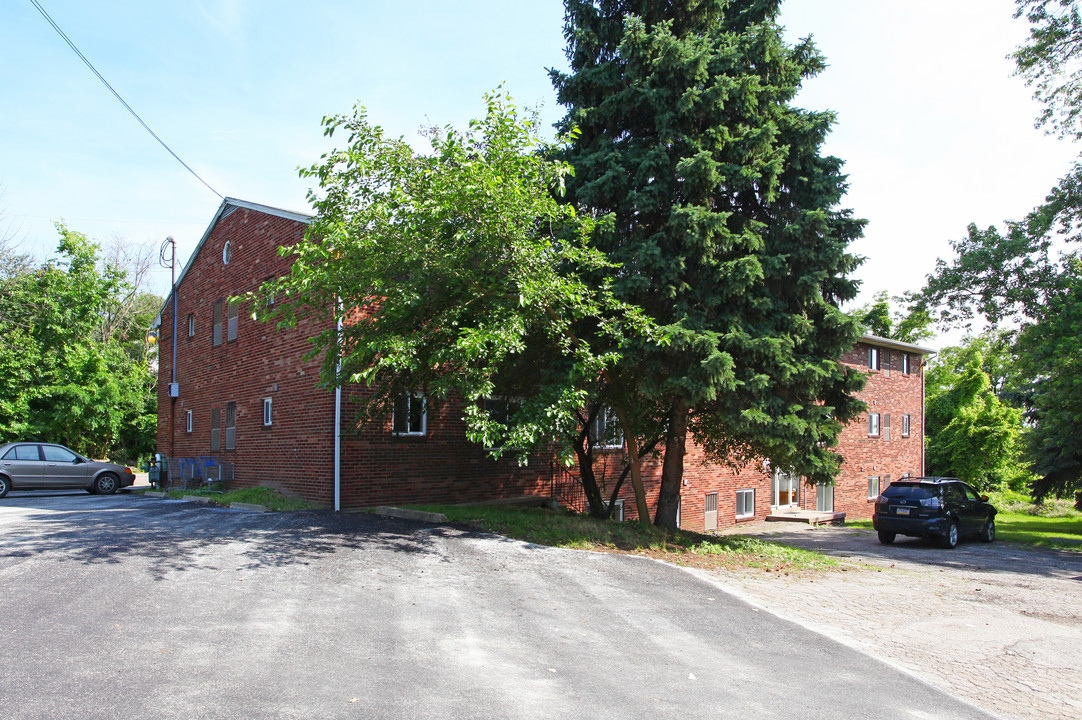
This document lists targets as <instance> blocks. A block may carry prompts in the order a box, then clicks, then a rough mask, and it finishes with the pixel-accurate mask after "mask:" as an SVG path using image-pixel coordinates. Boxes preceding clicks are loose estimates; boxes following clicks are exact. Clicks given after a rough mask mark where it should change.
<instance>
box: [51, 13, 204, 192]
mask: <svg viewBox="0 0 1082 720" xmlns="http://www.w3.org/2000/svg"><path fill="white" fill-rule="evenodd" d="M30 2H31V3H32V4H33V5H34V7H36V8H37V9H38V12H40V13H41V15H42V17H44V18H45V19H46V20H47V21H48V22H49V24H50V25H52V26H53V30H56V32H57V34H58V35H60V37H62V38H63V39H64V42H66V43H67V44H68V47H70V48H71V49H72V51H74V52H75V54H76V55H78V56H79V59H80V60H82V61H83V62H84V63H85V64H86V66H87V67H88V68H90V72H92V73H94V75H96V76H97V78H98V80H101V82H102V85H104V86H105V87H107V88H109V92H111V93H112V94H113V97H115V98H116V99H117V100H119V101H120V104H121V105H123V106H124V107H125V108H127V110H128V112H130V113H131V114H132V117H134V118H135V119H136V120H138V121H139V124H140V125H142V126H143V127H144V128H145V129H146V131H147V132H148V133H150V135H151V136H152V137H153V138H154V139H155V140H157V141H158V143H159V144H160V145H161V146H162V147H163V148H165V149H166V150H167V151H168V152H169V154H170V155H172V156H173V157H174V158H175V159H176V161H177V162H178V163H180V164H181V165H183V166H184V167H185V168H186V169H187V170H188V172H190V173H191V174H192V175H194V176H195V179H196V180H198V181H199V182H201V183H203V184H204V185H206V187H207V189H208V190H210V191H211V192H212V193H214V194H215V195H217V196H218V197H219V198H221V197H222V194H221V193H220V192H218V191H217V190H215V189H214V188H212V187H211V186H210V183H208V182H207V181H206V180H204V179H203V178H201V177H199V173H197V172H196V171H195V170H192V169H191V168H190V167H189V166H188V163H186V162H184V161H183V160H181V159H180V156H178V155H177V154H176V153H175V152H173V149H172V148H170V147H169V146H168V145H166V144H165V141H164V140H162V139H161V138H160V137H158V134H157V133H156V132H154V131H153V130H151V129H150V126H149V125H147V124H146V123H145V122H143V118H141V117H139V114H138V113H137V112H135V111H134V110H132V108H131V105H129V104H128V103H126V102H125V101H124V98H122V97H120V93H118V92H117V91H116V90H114V89H113V86H112V85H110V84H109V81H108V80H106V79H105V78H104V77H102V74H101V73H100V72H98V70H97V68H95V67H94V66H93V65H92V64H91V62H90V61H89V60H87V59H86V56H85V55H83V54H82V53H81V52H80V51H79V48H77V47H75V43H73V42H72V41H71V40H70V39H69V38H68V36H67V35H66V34H64V31H63V30H61V29H60V26H59V25H57V24H56V22H54V21H53V19H52V18H51V17H49V13H47V12H45V8H43V7H42V6H41V3H39V2H38V0H30Z"/></svg>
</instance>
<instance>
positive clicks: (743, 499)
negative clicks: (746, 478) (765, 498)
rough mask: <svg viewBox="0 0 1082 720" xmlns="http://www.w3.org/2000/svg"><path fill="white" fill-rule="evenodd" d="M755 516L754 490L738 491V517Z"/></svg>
mask: <svg viewBox="0 0 1082 720" xmlns="http://www.w3.org/2000/svg"><path fill="white" fill-rule="evenodd" d="M754 516H755V491H754V490H737V491H736V517H737V519H738V520H739V519H740V518H749V517H754Z"/></svg>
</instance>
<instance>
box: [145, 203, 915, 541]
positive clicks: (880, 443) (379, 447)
mask: <svg viewBox="0 0 1082 720" xmlns="http://www.w3.org/2000/svg"><path fill="white" fill-rule="evenodd" d="M308 220H309V217H308V216H306V215H302V214H298V213H291V212H287V211H284V210H279V209H276V208H271V207H267V206H264V205H259V204H256V203H250V202H245V201H241V200H236V199H232V198H227V199H225V200H224V201H223V202H222V204H221V206H220V207H219V209H218V212H217V213H216V214H215V216H214V218H213V220H212V221H211V223H210V226H209V227H208V228H207V231H206V233H205V234H204V235H203V237H202V239H201V240H200V241H199V244H198V245H197V247H196V249H195V252H194V253H193V254H192V257H191V258H190V259H189V261H188V263H187V265H186V266H185V267H184V269H183V271H182V272H181V274H180V276H179V277H178V279H177V284H176V293H175V295H176V296H175V298H174V297H173V296H170V297H169V298H167V300H166V303H165V305H164V306H163V308H162V311H161V313H159V315H158V317H157V319H156V320H155V327H156V329H157V331H158V334H159V341H160V345H159V348H160V350H159V358H160V361H159V370H158V380H159V382H158V432H157V444H158V452H159V453H161V454H162V455H165V456H167V457H170V458H188V459H196V458H208V457H209V458H214V459H215V462H217V463H218V464H219V466H224V467H228V468H231V470H232V480H233V483H234V485H236V486H241V487H243V486H256V485H264V486H269V487H274V488H278V489H280V490H282V491H283V492H285V493H287V494H292V495H298V496H301V497H304V498H307V499H310V500H313V501H315V502H318V503H321V504H323V505H326V506H328V507H334V508H336V509H341V508H357V507H368V506H373V505H379V504H390V503H422V502H468V501H473V500H485V499H496V498H504V497H517V496H522V495H548V494H549V493H550V492H552V488H553V482H554V480H558V479H559V477H562V476H563V477H565V476H564V474H563V473H561V472H560V471H558V470H556V469H555V466H554V465H553V463H552V462H551V460H550V458H547V457H543V456H536V457H531V458H530V461H529V462H528V463H527V464H526V465H525V466H520V465H519V464H518V463H517V462H515V461H513V460H493V459H491V458H490V457H488V455H487V453H486V452H485V450H484V449H483V448H481V447H478V446H477V445H474V444H472V443H470V442H469V441H468V440H467V439H466V437H465V424H464V421H463V420H462V414H463V413H462V408H461V405H459V404H456V403H454V402H448V403H445V404H443V405H441V406H440V407H439V408H438V409H435V410H432V411H430V412H425V411H424V410H423V409H424V407H425V406H424V404H423V403H422V402H421V401H420V399H419V398H418V399H416V400H410V399H403V401H402V402H401V403H399V407H397V408H396V410H395V413H394V414H393V417H388V418H387V419H386V422H385V423H382V424H380V423H372V424H369V425H368V426H366V427H365V428H364V429H363V430H361V431H360V432H359V433H357V432H354V430H353V416H354V410H353V409H352V406H353V401H355V400H357V399H358V398H359V397H361V396H363V393H364V392H365V390H364V389H363V388H358V387H351V388H346V389H344V390H336V389H328V388H322V387H320V385H319V361H318V360H305V359H304V357H303V356H304V354H305V352H306V351H307V350H308V349H309V343H308V340H309V338H311V337H313V336H314V335H316V334H317V333H319V332H322V331H324V330H327V329H333V325H331V323H332V322H333V320H332V319H331V318H330V317H329V314H328V319H327V320H326V321H324V324H320V323H318V322H316V321H307V322H304V323H302V324H300V325H299V326H298V327H296V328H293V329H289V330H283V331H279V330H276V329H275V327H274V326H273V325H270V324H265V323H262V322H258V321H255V320H252V319H251V317H250V313H248V312H242V308H241V305H240V303H237V302H232V303H231V302H230V301H229V298H230V297H231V296H234V297H235V296H238V295H242V294H244V293H245V292H248V291H251V290H255V289H257V288H258V287H259V286H260V285H261V284H262V283H263V282H265V281H266V280H269V279H271V278H274V277H279V276H281V275H284V274H285V273H287V272H289V268H290V264H291V262H292V260H291V259H290V258H289V257H285V258H283V257H280V256H279V255H278V252H277V250H278V248H279V247H282V246H288V245H292V244H294V243H296V242H299V241H300V240H301V239H302V238H303V236H304V231H305V228H306V226H307V223H308ZM174 302H175V305H176V313H175V315H176V318H175V320H176V321H175V323H174ZM174 328H175V329H174ZM929 352H930V351H928V350H926V349H923V348H919V347H916V346H914V345H908V344H905V343H898V342H894V341H891V340H885V339H882V338H874V337H865V338H863V339H862V341H861V343H860V344H858V345H857V347H856V348H854V349H853V350H852V351H851V352H850V353H848V354H846V355H845V356H844V357H843V358H841V360H842V362H844V363H846V364H848V365H851V366H853V367H859V368H863V369H865V370H866V371H867V372H869V373H870V377H869V381H868V384H867V387H866V389H865V391H864V393H863V399H864V400H865V401H866V402H867V403H868V406H869V413H868V414H866V415H865V416H864V417H863V418H862V419H861V420H860V421H859V422H855V423H853V424H852V425H851V426H849V427H848V428H846V430H845V431H844V432H843V435H842V438H841V444H840V447H839V452H840V453H841V454H842V455H843V457H844V458H845V462H844V465H843V470H842V473H841V474H840V476H839V477H838V479H837V484H836V485H835V486H823V487H818V488H817V487H815V486H807V485H805V484H804V483H802V482H801V481H800V480H799V479H798V478H788V477H786V476H785V475H783V474H780V473H773V474H772V473H771V472H769V470H768V469H764V468H746V469H744V470H742V471H741V472H739V473H734V472H732V471H731V470H729V469H728V468H726V467H724V466H718V465H710V464H704V463H703V462H702V456H701V451H699V450H698V448H695V447H694V446H691V447H690V449H689V455H688V457H687V461H686V463H685V467H686V470H685V483H684V487H683V488H682V491H681V526H682V527H685V528H688V529H693V530H702V529H713V528H721V527H726V526H731V525H734V524H736V523H737V522H741V521H744V520H762V519H764V518H765V517H766V516H767V515H768V514H770V513H772V512H783V511H786V510H796V509H812V510H814V509H821V510H834V511H838V512H845V513H848V514H849V515H850V516H856V517H867V516H869V515H870V514H871V500H870V498H873V497H874V496H875V495H876V494H878V490H879V488H880V487H882V486H885V484H886V483H887V482H889V481H890V480H891V479H892V478H897V477H900V476H902V475H904V474H912V475H920V474H922V471H923V453H922V448H923V432H922V429H923V425H924V415H923V407H924V403H923V366H924V362H923V358H924V356H925V355H927V354H928V353H929ZM174 357H175V361H174ZM605 460H606V461H607V462H608V463H609V464H610V465H611V466H612V467H615V466H616V465H617V463H618V462H619V461H620V460H621V458H620V451H619V450H613V451H612V452H611V453H610V454H609V455H608V457H606V458H605ZM659 472H660V468H659V467H658V466H655V465H652V464H648V465H647V466H646V467H645V468H644V479H645V481H646V486H647V494H648V499H649V500H650V502H651V505H652V504H653V503H654V502H656V498H657V493H658V488H659ZM627 485H628V487H626V488H625V489H624V491H623V492H622V493H621V496H622V498H623V503H622V506H624V507H626V510H627V515H626V517H628V518H631V517H633V516H634V501H633V499H632V497H631V495H630V492H631V489H630V483H628V484H627ZM624 507H621V513H622V512H623V510H624Z"/></svg>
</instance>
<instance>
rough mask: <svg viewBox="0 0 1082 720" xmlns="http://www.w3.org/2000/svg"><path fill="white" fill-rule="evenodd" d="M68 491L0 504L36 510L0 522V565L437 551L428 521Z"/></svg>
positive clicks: (271, 563)
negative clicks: (217, 553) (221, 552)
mask: <svg viewBox="0 0 1082 720" xmlns="http://www.w3.org/2000/svg"><path fill="white" fill-rule="evenodd" d="M71 497H72V501H71V502H67V501H66V500H64V499H63V498H62V497H61V498H60V499H59V500H58V496H55V495H53V496H34V497H21V498H13V497H10V496H9V498H8V499H7V500H5V501H4V504H3V505H0V509H2V508H6V507H18V508H25V509H29V510H31V511H32V514H30V515H27V516H24V517H22V518H20V519H19V520H18V521H17V522H14V523H12V522H11V521H10V520H9V521H8V522H7V523H5V524H4V525H2V526H0V527H2V532H0V564H2V563H3V561H4V560H5V559H11V558H28V557H34V556H43V555H44V556H48V557H49V558H50V559H52V560H55V561H57V562H74V563H81V564H88V565H100V564H118V563H124V562H127V561H130V560H133V559H142V560H143V561H145V562H146V563H147V567H148V570H149V572H150V573H151V575H152V576H153V577H155V578H156V579H162V578H164V577H165V576H166V575H167V574H168V573H172V572H178V571H186V570H193V569H200V570H208V569H215V568H214V565H213V563H214V560H213V559H212V558H213V557H214V556H213V554H212V553H213V551H214V550H215V549H217V548H226V547H227V546H235V550H234V553H235V554H234V555H233V556H232V560H231V562H233V563H235V564H234V565H233V567H234V568H235V569H259V568H273V567H285V566H292V565H306V564H310V563H314V562H317V561H319V560H321V559H323V558H325V557H328V556H330V555H333V554H335V553H338V552H343V551H346V552H366V551H377V550H382V551H388V550H389V551H393V552H398V553H410V554H415V553H428V552H432V551H433V547H432V546H433V543H434V538H433V537H432V534H431V533H428V532H425V530H426V528H430V527H431V525H430V524H429V525H426V524H424V523H418V522H413V521H409V520H399V519H395V518H384V517H380V516H376V515H372V514H369V513H333V512H330V511H316V512H288V513H285V512H283V513H242V512H238V511H235V510H228V509H224V508H214V507H207V506H201V505H195V504H192V503H187V502H183V501H176V500H154V499H149V498H147V499H144V498H135V497H128V498H125V497H122V496H121V497H114V498H87V497H75V496H71ZM34 511H36V512H34Z"/></svg>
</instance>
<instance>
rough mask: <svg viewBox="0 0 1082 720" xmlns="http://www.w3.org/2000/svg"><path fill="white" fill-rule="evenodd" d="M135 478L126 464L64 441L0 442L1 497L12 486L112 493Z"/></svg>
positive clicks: (13, 487)
mask: <svg viewBox="0 0 1082 720" xmlns="http://www.w3.org/2000/svg"><path fill="white" fill-rule="evenodd" d="M134 482H135V471H134V470H132V469H131V468H130V467H125V466H124V465H114V464H113V463H107V462H98V461H97V460H91V459H89V458H86V457H83V456H82V455H80V454H79V453H77V452H75V451H73V450H70V449H68V448H66V447H64V446H63V445H54V444H52V443H36V442H16V443H8V444H7V445H0V498H2V497H4V496H5V495H7V494H8V491H9V490H69V489H76V488H78V489H82V490H86V491H87V492H92V493H99V494H102V495H109V494H111V493H115V492H116V491H117V490H119V489H120V488H122V487H128V486H130V485H132V484H133V483H134Z"/></svg>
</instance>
